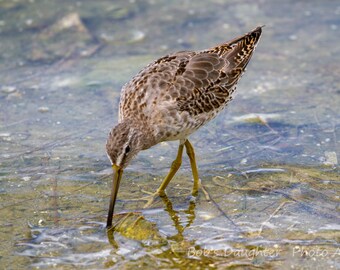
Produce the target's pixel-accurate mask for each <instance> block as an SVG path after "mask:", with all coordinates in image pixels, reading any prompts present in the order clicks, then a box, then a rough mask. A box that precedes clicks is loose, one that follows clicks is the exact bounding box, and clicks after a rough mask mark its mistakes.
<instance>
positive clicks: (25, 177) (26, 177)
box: [21, 176, 31, 181]
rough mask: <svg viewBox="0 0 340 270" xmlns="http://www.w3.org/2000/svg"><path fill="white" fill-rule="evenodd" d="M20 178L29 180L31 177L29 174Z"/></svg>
mask: <svg viewBox="0 0 340 270" xmlns="http://www.w3.org/2000/svg"><path fill="white" fill-rule="evenodd" d="M21 179H22V180H24V181H29V180H31V177H30V176H24V177H23V178H21Z"/></svg>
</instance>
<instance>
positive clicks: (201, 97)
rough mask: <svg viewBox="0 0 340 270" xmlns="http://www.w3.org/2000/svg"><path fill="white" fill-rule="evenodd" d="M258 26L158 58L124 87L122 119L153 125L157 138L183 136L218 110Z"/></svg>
mask: <svg viewBox="0 0 340 270" xmlns="http://www.w3.org/2000/svg"><path fill="white" fill-rule="evenodd" d="M261 32H262V29H261V27H258V28H256V29H255V30H253V31H252V32H250V33H248V34H246V35H244V36H242V37H239V38H236V39H234V40H232V41H229V42H227V43H224V44H221V45H218V46H215V47H213V48H211V49H208V50H204V51H199V52H192V51H184V52H177V53H174V54H170V55H167V56H165V57H162V58H160V59H158V60H156V61H154V62H153V63H151V64H150V65H148V66H147V67H145V68H144V69H142V70H141V71H140V72H139V73H138V74H137V75H136V76H135V77H134V78H133V79H132V80H131V81H130V82H128V83H127V84H126V85H125V86H124V87H123V89H122V93H121V101H120V121H123V120H124V119H126V118H129V119H134V120H135V121H138V122H140V123H143V126H145V127H148V126H149V127H152V128H151V129H150V130H153V131H154V132H155V134H154V135H155V137H157V141H162V140H175V139H181V138H185V137H186V136H188V135H190V134H191V133H192V132H194V131H195V130H197V129H198V128H199V127H200V126H202V125H203V124H205V123H206V122H207V121H209V120H211V119H212V118H214V117H215V116H216V114H217V113H218V112H219V111H221V110H222V109H223V108H224V107H225V106H226V104H227V103H228V101H230V100H231V99H232V93H233V92H234V91H235V88H236V84H237V82H238V80H239V79H240V77H241V75H242V74H243V72H244V71H245V68H246V66H247V64H248V62H249V60H250V58H251V56H252V53H253V51H254V49H255V47H256V44H257V42H258V40H259V38H260V36H261Z"/></svg>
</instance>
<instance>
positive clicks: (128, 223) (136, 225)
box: [107, 195, 196, 248]
mask: <svg viewBox="0 0 340 270" xmlns="http://www.w3.org/2000/svg"><path fill="white" fill-rule="evenodd" d="M161 199H162V202H163V204H164V210H165V211H166V212H167V213H168V215H169V217H170V219H171V220H172V222H173V226H174V228H175V229H176V232H177V233H176V234H174V235H171V236H168V237H166V238H165V237H164V235H162V234H161V233H160V232H159V230H158V228H157V226H156V225H155V224H154V223H152V222H150V221H148V220H146V219H145V218H144V216H143V215H142V212H129V213H121V214H117V215H115V216H114V219H115V220H117V221H116V222H115V223H114V225H113V226H112V227H111V228H110V229H108V230H107V238H108V241H109V243H110V244H111V245H112V247H114V248H118V247H119V245H118V243H117V241H116V240H115V238H114V235H115V233H116V232H118V233H120V234H122V235H124V236H126V237H127V238H131V239H135V240H155V239H156V240H158V241H162V242H167V241H175V242H177V243H179V242H182V241H183V240H185V239H184V236H183V233H184V231H185V229H187V228H189V227H190V226H191V225H192V224H193V222H194V220H195V218H196V215H195V207H196V203H195V201H193V200H190V202H189V205H188V208H187V209H186V210H185V211H178V210H174V208H173V205H172V202H171V200H170V199H169V198H168V196H166V195H164V196H162V197H161ZM181 212H182V213H185V214H186V217H187V222H186V223H185V224H184V223H183V221H181V218H180V213H181Z"/></svg>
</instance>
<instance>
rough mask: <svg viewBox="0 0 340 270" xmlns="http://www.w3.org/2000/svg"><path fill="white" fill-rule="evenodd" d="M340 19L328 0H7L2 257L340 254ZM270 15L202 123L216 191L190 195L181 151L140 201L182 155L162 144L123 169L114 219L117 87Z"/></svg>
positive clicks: (281, 259) (110, 264) (72, 264)
mask: <svg viewBox="0 0 340 270" xmlns="http://www.w3.org/2000/svg"><path fill="white" fill-rule="evenodd" d="M339 18H340V4H339V3H338V1H331V0H326V1H290V0H289V1H269V0H261V1H259V0H256V1H233V0H231V1H230V0H229V1H223V0H214V1H177V0H176V1H151V0H150V1H64V0H62V1H48V0H35V1H34V0H30V1H26V0H25V1H24V0H17V1H14V0H11V1H0V181H1V182H0V216H1V219H0V243H1V244H0V245H1V248H0V265H1V266H2V268H4V269H23V268H29V269H38V268H39V269H41V268H42V269H50V268H52V267H54V268H56V269H106V268H112V269H134V268H138V267H139V268H143V269H162V268H166V269H226V268H228V267H229V268H234V269H245V268H247V269H253V268H263V269H272V268H275V269H290V268H295V269H302V268H303V267H305V269H320V268H325V269H331V268H333V269H336V268H340V246H339V240H340V233H339V229H340V227H339V224H340V223H339V221H340V215H339V169H338V159H339V137H340V134H339V130H340V129H339V125H340V120H339V119H340V117H339V116H340V114H339V112H340V110H339V107H340V77H339V74H340V68H339V62H340V57H339V56H340V46H339V45H338V44H339V42H340V39H339V36H340V34H339V30H340V19H339ZM264 24H265V25H266V27H265V28H264V33H263V37H262V39H261V41H260V44H259V46H258V48H257V50H256V53H255V54H254V57H253V59H252V61H251V63H250V64H249V66H248V71H247V72H246V74H245V75H244V77H243V78H242V80H241V82H240V84H239V87H238V95H237V96H236V98H235V100H234V101H233V102H232V103H231V104H230V105H229V106H228V108H227V110H225V111H224V112H222V113H221V115H220V116H219V117H218V118H216V119H215V120H213V121H212V122H211V123H209V125H207V126H205V127H203V128H202V129H201V130H200V131H199V132H197V133H196V134H194V135H193V136H192V137H191V142H192V143H193V145H194V146H195V149H196V155H197V161H198V166H199V172H200V178H201V180H202V185H203V188H204V191H205V192H206V193H208V194H209V195H210V197H211V198H212V200H211V201H207V199H206V196H205V194H204V192H202V191H201V193H200V194H199V197H198V198H197V200H196V202H190V200H189V198H188V194H189V193H190V189H191V187H192V180H191V171H190V166H189V163H188V161H187V159H186V158H184V164H183V167H182V168H181V170H180V172H179V174H178V175H177V176H176V177H175V179H174V180H173V182H171V184H170V186H169V188H168V198H165V199H163V200H161V199H159V200H158V201H157V202H156V203H155V204H154V205H152V207H150V208H148V209H143V205H144V201H142V200H137V199H138V198H141V197H143V196H145V193H144V191H149V192H152V191H155V190H156V188H157V187H158V185H159V184H160V182H161V180H162V177H164V175H165V174H166V172H167V170H168V168H169V165H170V163H171V161H172V160H173V159H174V157H175V155H176V148H177V143H176V142H171V143H162V144H160V145H157V146H156V147H154V148H152V149H149V150H147V151H144V152H142V153H141V154H140V155H138V157H137V158H136V160H134V161H133V162H132V164H131V165H130V166H129V167H128V169H127V170H126V172H125V174H124V176H123V177H124V178H123V181H122V185H121V189H120V191H119V197H118V199H119V200H118V202H117V211H118V212H119V213H122V214H120V215H117V216H116V217H115V222H117V224H118V225H117V231H116V232H114V233H112V232H109V233H107V232H106V229H105V221H106V213H107V207H108V202H109V193H110V186H111V168H110V165H109V162H108V160H107V157H106V154H105V148H104V146H105V141H106V135H107V133H108V131H109V129H110V128H111V127H112V126H113V125H114V124H115V123H116V122H117V105H118V102H119V93H120V88H121V86H122V85H123V84H124V83H125V82H126V81H128V80H129V79H130V78H131V77H132V76H133V75H134V74H135V73H136V72H138V70H140V69H141V68H142V67H143V66H145V65H146V64H148V63H149V62H150V61H152V60H153V59H156V58H158V57H160V56H162V55H165V54H167V53H170V52H174V51H178V50H197V49H204V48H208V47H210V46H212V45H215V44H219V43H221V42H223V41H226V40H229V39H231V38H233V37H235V36H238V35H241V34H243V33H245V32H247V31H250V30H251V29H253V28H255V27H256V26H258V25H264ZM127 212H130V213H132V214H124V213H127Z"/></svg>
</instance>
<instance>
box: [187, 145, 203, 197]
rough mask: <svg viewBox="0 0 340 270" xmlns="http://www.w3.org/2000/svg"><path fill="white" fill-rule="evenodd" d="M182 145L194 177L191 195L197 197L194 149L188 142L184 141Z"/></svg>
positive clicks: (198, 184)
mask: <svg viewBox="0 0 340 270" xmlns="http://www.w3.org/2000/svg"><path fill="white" fill-rule="evenodd" d="M184 145H185V148H186V150H187V154H188V157H189V159H190V165H191V170H192V176H193V177H194V186H193V187H192V195H193V196H197V194H198V188H199V186H200V180H199V178H198V170H197V165H196V159H195V151H194V148H193V147H192V145H191V143H190V142H189V140H186V141H185V143H184Z"/></svg>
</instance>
